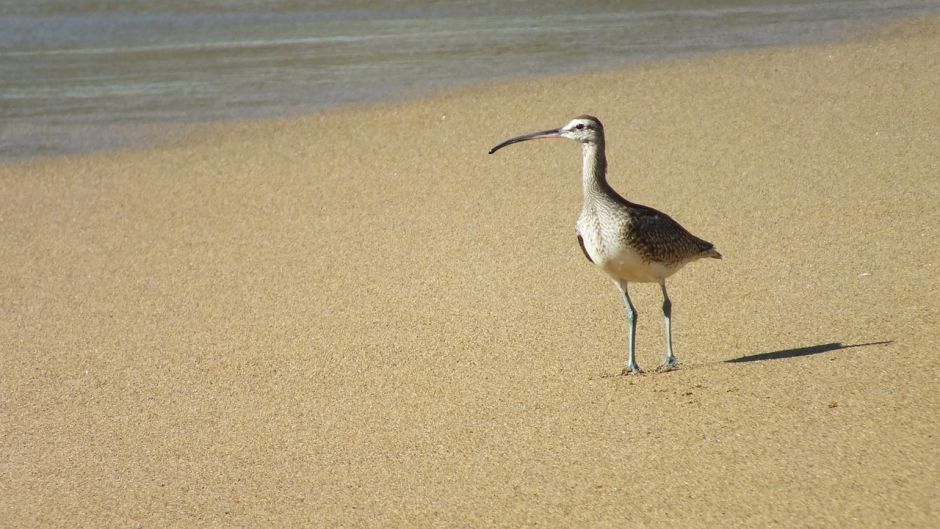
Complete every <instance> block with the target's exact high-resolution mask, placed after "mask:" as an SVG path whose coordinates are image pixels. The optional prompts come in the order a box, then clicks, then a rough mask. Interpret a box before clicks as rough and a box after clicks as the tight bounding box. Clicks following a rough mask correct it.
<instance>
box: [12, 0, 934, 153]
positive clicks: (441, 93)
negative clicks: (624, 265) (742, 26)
mask: <svg viewBox="0 0 940 529" xmlns="http://www.w3.org/2000/svg"><path fill="white" fill-rule="evenodd" d="M931 18H933V17H932V16H930V15H927V16H923V15H922V16H915V17H909V18H905V17H890V18H888V19H878V20H873V19H871V20H852V21H846V22H845V25H846V26H847V28H846V29H843V30H841V31H839V32H838V33H837V34H833V35H830V36H829V37H828V38H823V39H819V40H808V41H802V42H795V43H790V44H786V45H782V46H756V47H747V46H742V47H734V48H728V49H721V50H706V51H697V52H686V53H678V54H671V55H667V56H662V57H652V58H639V57H638V58H635V59H634V60H631V61H629V62H626V63H624V64H622V65H619V66H610V67H597V68H587V69H584V70H580V71H576V72H567V73H565V72H562V73H555V74H547V75H538V74H533V75H528V76H524V77H518V78H509V79H491V80H481V81H467V82H461V83H460V84H457V85H455V86H442V87H438V88H424V89H416V90H414V91H410V92H409V93H407V94H403V95H401V96H400V97H398V98H394V99H387V100H374V101H360V102H353V103H337V104H327V105H323V106H312V107H310V108H307V109H304V110H302V111H300V112H299V113H286V114H283V115H269V116H259V117H232V118H223V119H209V120H206V121H199V122H177V121H162V122H146V123H140V124H117V123H114V124H109V125H106V126H102V127H96V128H94V129H93V130H90V132H91V133H92V135H94V136H100V138H101V139H100V141H96V142H95V143H97V144H99V145H98V146H91V145H90V144H89V145H88V146H87V147H76V148H75V150H70V151H65V152H58V153H45V154H35V155H17V156H8V157H0V166H2V165H9V164H20V163H30V162H39V161H45V160H56V159H64V158H73V157H80V156H85V155H95V154H108V153H119V152H124V151H141V150H146V149H149V148H160V147H161V146H166V145H168V144H172V143H173V142H172V141H171V140H170V138H171V137H173V136H175V135H180V134H182V135H188V134H190V133H192V132H194V131H195V132H196V133H198V131H202V130H219V129H220V128H224V127H226V126H235V127H242V126H244V125H245V124H250V123H259V124H263V123H265V122H280V121H285V120H287V121H290V120H303V119H307V118H312V117H315V116H318V115H322V114H332V113H336V112H348V111H352V112H355V111H358V110H364V109H368V108H373V107H381V106H384V105H398V104H413V103H420V102H421V101H425V100H432V99H438V98H441V97H447V96H448V95H449V94H451V93H453V94H459V93H463V92H466V91H474V90H486V89H488V88H491V87H494V86H500V85H513V86H524V85H525V84H526V83H532V82H539V81H542V80H548V79H558V80H561V79H565V78H575V77H577V76H581V75H588V76H594V75H601V74H603V73H605V72H607V73H616V72H620V73H626V72H629V71H631V70H635V69H638V68H639V69H642V68H646V67H651V66H655V65H657V64H670V63H674V62H679V63H682V62H687V61H700V60H708V59H709V58H715V57H721V56H724V55H736V54H748V53H754V52H761V51H770V50H786V49H800V48H803V47H810V48H812V47H819V46H828V45H838V44H848V43H851V42H859V41H864V40H869V39H873V38H875V39H877V38H879V35H883V34H886V33H889V32H891V31H893V30H894V29H893V28H904V27H916V26H917V25H918V21H923V20H930V19H931ZM848 26H851V29H849V28H848ZM107 129H111V132H103V131H105V130H107ZM70 134H74V135H82V134H84V132H83V131H81V130H80V129H79V128H77V127H73V130H72V132H71V133H70Z"/></svg>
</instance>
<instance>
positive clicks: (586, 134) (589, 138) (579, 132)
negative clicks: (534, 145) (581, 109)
mask: <svg viewBox="0 0 940 529" xmlns="http://www.w3.org/2000/svg"><path fill="white" fill-rule="evenodd" d="M544 138H567V139H569V140H575V141H578V142H581V143H586V144H595V145H596V144H599V143H603V142H604V125H602V124H601V120H599V119H597V118H595V117H594V116H578V117H576V118H574V119H572V120H571V121H569V122H568V123H567V124H566V125H565V126H564V127H561V128H558V129H550V130H543V131H540V132H531V133H529V134H523V135H522V136H516V137H515V138H509V139H508V140H506V141H504V142H502V143H500V144H499V145H497V146H495V147H493V148H492V149H490V154H493V153H494V152H496V151H498V150H500V149H502V148H503V147H505V146H507V145H512V144H513V143H519V142H520V141H527V140H541V139H544Z"/></svg>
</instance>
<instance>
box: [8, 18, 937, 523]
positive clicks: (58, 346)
mask: <svg viewBox="0 0 940 529" xmlns="http://www.w3.org/2000/svg"><path fill="white" fill-rule="evenodd" d="M938 49H940V19H936V18H932V19H926V20H920V21H916V22H913V23H908V24H906V25H904V26H901V27H899V28H895V29H891V30H886V31H883V32H881V33H879V34H878V35H875V36H871V37H867V38H865V39H863V40H860V41H858V42H851V43H843V44H837V45H826V46H812V47H799V48H792V49H779V50H762V51H753V52H741V53H731V54H724V55H720V56H711V57H697V58H690V59H683V60H673V61H668V62H665V63H659V64H651V65H643V66H637V67H633V68H630V69H626V70H621V71H615V72H604V73H597V74H590V75H578V76H573V77H557V78H549V79H541V80H533V81H525V82H517V83H510V84H502V85H498V86H488V87H475V88H470V89H464V90H460V91H458V92H456V93H452V94H447V95H441V96H440V97H436V98H431V99H429V100H424V101H416V102H408V103H400V104H384V105H374V106H369V107H364V108H357V109H344V110H340V111H335V112H330V113H326V114H322V115H318V116H313V117H309V118H304V119H292V120H275V121H265V122H251V123H243V124H227V125H224V126H216V127H206V128H201V129H195V130H187V131H185V132H181V133H178V134H177V135H175V136H174V137H172V138H168V141H167V142H166V144H165V145H161V146H159V147H152V148H147V149H140V150H136V151H126V152H119V153H110V154H96V155H88V156H82V157H75V158H60V159H55V160H48V161H32V162H27V163H16V164H8V165H5V166H2V167H0V248H3V259H2V260H0V277H2V280H0V306H2V313H3V318H0V346H2V354H0V372H2V378H0V450H2V452H3V453H4V454H5V457H4V459H3V461H2V463H0V490H2V494H0V526H3V527H62V526H76V527H193V526H209V527H223V526H246V527H270V526H274V527H285V526H310V527H529V526H544V527H634V526H635V527H643V526H649V527H658V526H674V527H716V526H735V527H741V526H744V527H767V526H785V527H793V526H799V527H885V526H899V527H936V526H937V525H940V442H938V441H940V439H938V435H940V428H938V426H940V377H938V375H940V369H938V368H940V356H938V354H937V351H938V350H940V295H938V284H940V271H938V267H940V244H938V241H940V210H938V207H937V204H938V203H940V172H938V167H940V148H938V145H940V128H938V123H940V96H938V91H937V90H938V89H937V84H936V83H937V79H940V55H938V54H937V52H936V51H937V50H938ZM582 113H591V114H594V115H597V116H598V117H600V118H601V119H602V120H603V121H604V123H605V126H606V129H607V144H608V160H609V162H610V178H609V179H610V182H611V184H612V185H613V187H614V188H616V189H617V190H619V191H620V192H621V193H623V194H624V195H626V196H627V197H628V198H630V199H631V200H633V201H636V202H640V203H643V204H647V205H650V206H653V207H656V208H658V209H661V210H664V211H666V212H668V213H669V214H670V215H672V216H673V217H674V218H675V219H677V220H678V221H679V222H681V223H682V224H684V225H685V226H686V227H687V228H688V229H689V230H690V231H692V232H693V233H695V234H696V235H698V236H700V237H702V238H705V239H707V240H709V241H711V242H713V243H715V244H716V245H717V247H718V249H719V250H720V251H721V252H722V254H723V255H724V259H723V260H722V261H712V260H708V261H703V262H698V263H694V264H692V265H690V266H688V267H687V268H686V269H684V270H683V271H681V272H680V273H679V274H677V275H676V276H674V277H673V278H672V280H671V281H670V295H671V297H672V301H673V311H674V334H675V347H676V352H677V354H678V356H679V359H680V360H681V361H682V362H683V364H684V366H683V368H682V369H680V370H678V371H675V372H671V373H664V374H657V373H650V374H646V375H642V376H632V377H621V376H618V374H619V373H620V370H621V368H622V365H623V362H624V359H625V355H626V319H625V316H624V312H623V308H622V306H621V304H620V300H619V298H618V295H617V293H616V291H615V289H614V288H613V286H612V285H611V284H610V282H609V281H608V280H606V279H605V278H604V276H603V275H602V274H601V273H600V272H598V271H597V270H595V269H594V268H593V267H592V265H590V264H589V263H588V262H587V261H585V260H584V258H583V256H582V255H581V251H580V250H579V249H578V246H577V241H576V239H575V234H574V220H575V218H576V216H577V214H578V210H579V207H580V199H581V197H580V183H579V180H578V179H579V171H580V159H579V154H580V152H579V149H578V147H577V146H576V145H574V144H572V143H570V142H554V143H553V142H536V143H526V144H521V145H514V146H512V147H511V148H508V149H506V150H503V151H500V152H499V153H498V154H497V155H493V156H489V155H487V154H486V152H487V150H488V149H489V147H491V146H493V145H495V144H496V143H498V142H499V141H501V140H503V139H505V138H507V137H509V136H513V135H516V134H520V133H523V132H529V131H532V130H541V129H545V128H549V127H555V126H560V125H562V124H564V123H565V122H566V121H567V120H568V119H569V118H570V117H572V116H574V115H577V114H582ZM632 293H633V299H634V302H635V304H636V306H637V309H638V310H639V334H638V348H639V362H640V365H641V366H643V367H644V368H646V369H652V368H653V367H655V366H656V365H657V364H658V363H659V361H660V359H661V356H662V354H663V336H662V334H663V332H662V319H661V313H660V304H661V300H660V297H659V290H658V288H657V287H656V286H655V285H636V286H635V287H634V288H633V290H632Z"/></svg>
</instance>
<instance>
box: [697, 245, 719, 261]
mask: <svg viewBox="0 0 940 529" xmlns="http://www.w3.org/2000/svg"><path fill="white" fill-rule="evenodd" d="M702 257H711V258H712V259H721V254H720V253H718V250H716V249H715V247H714V246H712V247H711V248H709V249H707V250H705V251H704V252H702Z"/></svg>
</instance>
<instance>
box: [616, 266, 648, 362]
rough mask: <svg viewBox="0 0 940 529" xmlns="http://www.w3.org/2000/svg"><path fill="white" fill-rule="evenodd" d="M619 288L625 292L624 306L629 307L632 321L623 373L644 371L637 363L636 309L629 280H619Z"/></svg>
mask: <svg viewBox="0 0 940 529" xmlns="http://www.w3.org/2000/svg"><path fill="white" fill-rule="evenodd" d="M617 288H619V289H620V293H621V294H623V306H624V307H625V308H626V309H627V321H628V322H629V323H630V352H629V353H628V355H627V367H625V368H624V369H623V372H622V373H621V374H622V375H631V374H633V373H642V371H641V370H640V366H638V365H637V363H636V309H635V308H633V302H631V301H630V294H628V293H627V282H626V281H617Z"/></svg>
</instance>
